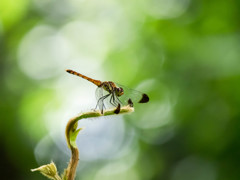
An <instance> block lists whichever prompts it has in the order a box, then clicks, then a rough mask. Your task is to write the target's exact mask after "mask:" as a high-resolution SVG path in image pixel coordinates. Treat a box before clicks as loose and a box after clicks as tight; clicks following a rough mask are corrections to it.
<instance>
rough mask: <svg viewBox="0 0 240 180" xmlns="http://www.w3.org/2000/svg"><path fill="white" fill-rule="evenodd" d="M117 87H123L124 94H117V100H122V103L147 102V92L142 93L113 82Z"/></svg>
mask: <svg viewBox="0 0 240 180" xmlns="http://www.w3.org/2000/svg"><path fill="white" fill-rule="evenodd" d="M115 84H116V85H117V86H118V87H121V88H123V91H124V94H123V95H122V96H119V97H118V98H119V100H120V101H121V102H122V104H123V105H127V104H130V103H133V104H136V103H147V102H148V101H149V97H148V95H147V94H145V93H142V92H140V91H137V90H134V89H130V88H128V87H126V86H123V85H120V84H117V83H115Z"/></svg>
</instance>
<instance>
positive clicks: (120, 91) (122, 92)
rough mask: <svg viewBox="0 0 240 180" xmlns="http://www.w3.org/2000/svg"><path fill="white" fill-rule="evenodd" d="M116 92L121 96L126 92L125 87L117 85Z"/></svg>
mask: <svg viewBox="0 0 240 180" xmlns="http://www.w3.org/2000/svg"><path fill="white" fill-rule="evenodd" d="M115 92H116V95H117V96H121V95H123V94H124V91H123V88H121V87H117V88H116V91H115Z"/></svg>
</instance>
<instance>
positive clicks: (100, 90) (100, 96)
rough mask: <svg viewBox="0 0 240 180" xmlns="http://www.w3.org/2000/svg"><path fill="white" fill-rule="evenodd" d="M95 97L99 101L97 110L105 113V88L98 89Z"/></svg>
mask: <svg viewBox="0 0 240 180" xmlns="http://www.w3.org/2000/svg"><path fill="white" fill-rule="evenodd" d="M95 95H96V99H97V105H96V108H95V109H97V107H98V108H99V110H100V111H101V112H103V109H104V104H103V98H102V97H103V88H101V87H98V88H97V89H96V92H95ZM101 98H102V99H101Z"/></svg>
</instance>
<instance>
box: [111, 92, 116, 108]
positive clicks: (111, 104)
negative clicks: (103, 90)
mask: <svg viewBox="0 0 240 180" xmlns="http://www.w3.org/2000/svg"><path fill="white" fill-rule="evenodd" d="M110 103H111V105H113V106H116V104H114V103H113V95H112V96H111V98H110Z"/></svg>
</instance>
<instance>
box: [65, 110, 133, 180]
mask: <svg viewBox="0 0 240 180" xmlns="http://www.w3.org/2000/svg"><path fill="white" fill-rule="evenodd" d="M133 111H134V108H133V107H129V106H124V107H122V108H121V109H120V112H119V114H124V113H130V112H133ZM114 112H115V109H112V110H107V111H105V112H104V114H101V113H100V112H97V111H96V112H87V113H82V114H79V115H78V116H76V117H73V118H71V119H70V120H69V121H68V123H67V126H66V130H65V135H66V140H67V144H68V147H69V148H70V150H71V159H70V162H69V164H68V167H67V169H66V170H65V172H64V175H63V180H74V178H75V174H76V169H77V165H78V161H79V151H78V148H77V145H76V138H77V135H78V132H79V131H80V130H82V128H79V129H77V126H78V123H77V122H78V121H79V120H81V119H86V118H93V117H99V116H109V115H116V114H115V113H114Z"/></svg>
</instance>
